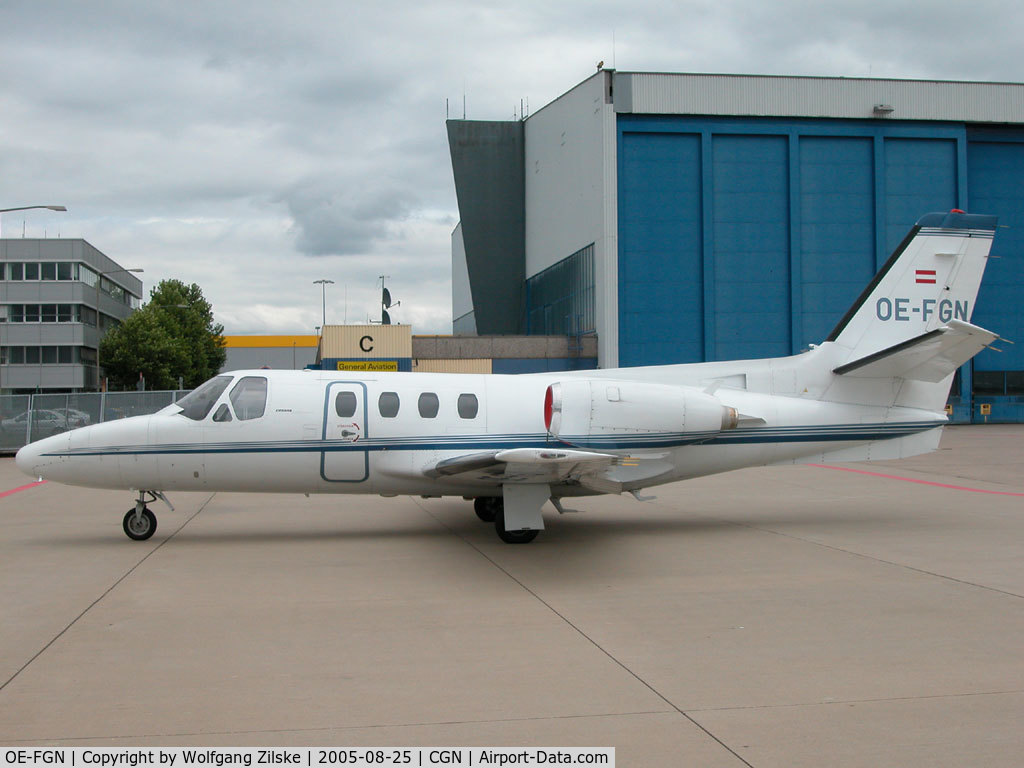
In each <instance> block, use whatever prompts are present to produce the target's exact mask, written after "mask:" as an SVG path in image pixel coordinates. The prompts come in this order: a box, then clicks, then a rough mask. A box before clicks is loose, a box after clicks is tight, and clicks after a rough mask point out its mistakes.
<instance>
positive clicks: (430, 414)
mask: <svg viewBox="0 0 1024 768" xmlns="http://www.w3.org/2000/svg"><path fill="white" fill-rule="evenodd" d="M417 406H418V407H419V410H420V416H422V417H423V418H424V419H434V418H437V411H438V409H439V408H440V407H441V404H440V402H439V401H438V399H437V395H435V394H434V393H433V392H424V393H423V394H422V395H420V399H419V402H418V403H417Z"/></svg>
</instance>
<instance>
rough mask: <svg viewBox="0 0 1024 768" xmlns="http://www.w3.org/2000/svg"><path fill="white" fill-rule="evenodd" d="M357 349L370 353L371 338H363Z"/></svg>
mask: <svg viewBox="0 0 1024 768" xmlns="http://www.w3.org/2000/svg"><path fill="white" fill-rule="evenodd" d="M359 348H360V349H361V350H363V352H372V351H373V336H363V338H361V339H360V340H359Z"/></svg>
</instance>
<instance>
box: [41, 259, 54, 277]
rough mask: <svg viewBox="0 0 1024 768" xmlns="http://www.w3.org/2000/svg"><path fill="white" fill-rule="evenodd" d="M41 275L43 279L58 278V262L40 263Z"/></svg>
mask: <svg viewBox="0 0 1024 768" xmlns="http://www.w3.org/2000/svg"><path fill="white" fill-rule="evenodd" d="M39 276H40V278H41V279H43V280H56V279H57V262H55V261H44V262H43V263H42V264H40V265H39Z"/></svg>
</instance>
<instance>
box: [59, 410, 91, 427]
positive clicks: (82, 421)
mask: <svg viewBox="0 0 1024 768" xmlns="http://www.w3.org/2000/svg"><path fill="white" fill-rule="evenodd" d="M51 410H52V411H53V412H54V413H56V414H59V415H61V416H66V417H67V424H68V429H78V428H79V427H84V426H87V425H88V424H90V423H91V422H92V419H91V418H90V417H89V414H88V413H86V412H85V411H80V410H78V409H77V408H52V409H51Z"/></svg>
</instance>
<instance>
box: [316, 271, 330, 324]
mask: <svg viewBox="0 0 1024 768" xmlns="http://www.w3.org/2000/svg"><path fill="white" fill-rule="evenodd" d="M313 285H319V286H320V288H321V289H322V290H321V293H322V296H321V300H322V302H323V317H322V318H321V321H320V332H321V333H323V329H324V328H325V327H326V325H327V286H328V285H334V281H333V280H326V279H321V280H314V281H313Z"/></svg>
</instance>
